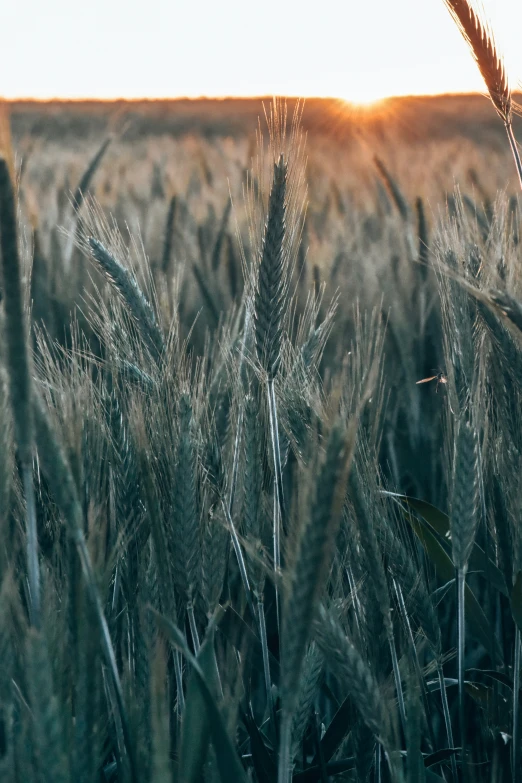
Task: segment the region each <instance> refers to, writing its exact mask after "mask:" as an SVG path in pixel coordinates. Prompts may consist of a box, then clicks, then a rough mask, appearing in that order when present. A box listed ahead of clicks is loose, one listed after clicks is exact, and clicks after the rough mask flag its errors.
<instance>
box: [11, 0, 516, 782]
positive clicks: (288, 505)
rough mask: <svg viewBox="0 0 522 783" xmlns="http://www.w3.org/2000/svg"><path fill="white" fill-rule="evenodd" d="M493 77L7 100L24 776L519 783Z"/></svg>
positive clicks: (512, 477) (504, 208) (20, 775)
mask: <svg viewBox="0 0 522 783" xmlns="http://www.w3.org/2000/svg"><path fill="white" fill-rule="evenodd" d="M452 5H453V6H455V8H454V11H455V13H456V14H457V20H458V21H459V20H460V22H461V23H462V24H464V26H465V24H467V23H468V21H469V20H466V18H465V17H463V19H464V21H463V22H462V19H461V18H460V17H459V16H458V14H459V13H460V12H461V11H462V9H461V8H460V2H457V1H456V0H455V2H454V3H453V4H452ZM471 22H472V23H473V24H475V22H476V20H474V19H472V20H471ZM479 32H480V31H479ZM468 37H469V36H468ZM481 41H482V38H480V36H479V41H478V43H477V41H475V40H474V39H472V41H471V44H472V45H475V47H478V45H479V43H480V42H481ZM479 55H480V56H486V57H491V51H490V50H489V49H487V50H486V53H485V55H484V54H482V55H481V53H480V51H479ZM479 65H480V62H479ZM485 73H486V76H487V77H488V78H489V79H490V81H491V80H492V79H494V78H495V79H496V78H497V77H498V74H499V73H500V77H501V76H502V73H501V72H499V70H498V68H497V69H496V70H495V69H493V71H491V69H490V70H489V71H487V70H486V72H485ZM492 74H493V75H492ZM495 84H496V82H495ZM495 90H496V88H495ZM495 90H493V89H492V90H490V92H491V97H492V103H489V102H488V101H487V100H486V98H482V97H480V96H469V97H451V96H445V97H440V98H433V99H403V100H400V101H399V100H390V101H386V102H383V103H382V104H380V105H379V106H377V107H375V108H374V110H373V112H369V111H367V110H365V109H357V110H356V109H354V108H349V107H347V106H345V105H344V104H342V102H338V101H319V100H317V101H309V102H307V103H305V104H304V105H303V104H302V103H299V102H296V101H293V100H288V101H284V100H282V99H279V100H274V101H272V100H265V101H263V102H261V101H254V100H252V101H239V100H238V101H224V102H188V101H186V102H183V101H181V102H178V103H173V104H168V103H165V104H159V103H158V104H150V105H141V104H136V105H133V104H120V105H111V104H96V103H93V104H70V105H59V104H49V105H38V104H31V103H19V104H13V105H11V106H10V107H4V111H3V115H2V118H1V122H0V129H1V131H2V132H1V133H0V144H1V149H0V153H1V154H0V250H1V256H2V276H1V286H0V291H1V295H2V298H1V302H0V328H1V333H2V343H1V350H0V382H1V387H2V393H1V395H0V439H1V445H0V526H1V530H0V535H1V542H2V546H1V548H0V593H1V596H2V600H1V601H0V650H1V660H2V667H1V668H0V774H1V779H2V780H5V781H17V783H22V782H25V781H42V782H43V781H46V782H47V781H53V783H59V782H61V781H63V783H65V782H66V781H75V782H76V781H78V783H91V782H92V781H100V783H101V782H102V781H103V782H104V783H108V782H109V781H114V782H115V781H118V783H120V782H122V783H123V782H125V783H126V782H127V781H129V782H130V781H132V783H138V782H139V783H149V782H150V783H166V782H167V781H169V783H170V781H179V782H180V783H185V782H187V783H192V782H193V783H196V781H205V782H206V781H209V783H211V782H213V781H223V783H225V781H226V782H228V781H234V783H235V782H236V781H245V782H246V781H253V782H257V783H273V782H275V781H278V782H279V783H287V782H288V781H295V783H305V781H307V782H308V781H310V782H312V781H318V782H319V783H327V782H328V781H334V780H335V781H337V780H339V781H341V780H344V781H353V782H354V783H367V782H369V781H371V783H381V782H382V783H387V782H388V781H390V783H392V782H393V783H394V782H395V781H397V782H402V781H404V783H422V782H424V781H426V783H430V782H432V783H434V782H435V781H440V780H443V781H444V780H446V781H452V783H457V781H465V782H467V783H482V782H484V783H486V782H487V783H490V782H491V783H504V782H506V781H520V780H522V760H521V744H522V740H521V734H522V732H521V727H520V673H521V637H520V633H521V630H522V528H521V526H520V518H519V517H520V514H519V511H520V501H519V498H520V494H521V490H522V487H521V486H520V482H521V477H522V470H521V468H522V462H521V460H522V423H521V420H520V411H521V401H522V348H521V343H520V339H521V331H522V315H521V314H522V304H521V302H522V290H521V282H522V281H521V275H520V273H519V271H518V270H519V268H520V230H521V221H520V203H521V202H520V198H521V196H520V192H519V191H520V187H519V183H518V181H517V171H516V167H515V166H514V165H513V158H512V155H511V152H512V150H510V145H509V143H508V142H509V132H510V130H509V129H510V128H511V114H509V112H510V111H511V109H510V104H509V106H508V104H507V103H506V100H507V98H506V95H504V93H502V95H501V94H500V93H499V92H498V91H495ZM499 95H500V97H499ZM502 96H503V97H502ZM508 97H509V99H510V100H511V94H509V96H508ZM502 112H503V113H504V114H502ZM497 114H498V115H500V118H499V117H498V116H496V115H497ZM500 120H502V122H501V121H500ZM503 124H504V125H505V127H506V129H507V130H508V140H506V138H505V133H504V129H503V127H502V126H503ZM513 127H514V133H515V135H517V123H516V118H515V120H514V125H513Z"/></svg>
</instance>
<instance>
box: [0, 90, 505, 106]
mask: <svg viewBox="0 0 522 783" xmlns="http://www.w3.org/2000/svg"><path fill="white" fill-rule="evenodd" d="M517 93H518V90H515V91H514V94H517ZM274 97H276V98H279V99H285V100H302V101H304V102H306V101H340V102H342V103H347V104H351V105H354V106H358V105H361V103H368V104H376V103H382V102H385V101H393V100H408V99H409V100H411V99H415V98H417V99H421V98H466V97H468V98H469V97H486V98H489V96H488V95H487V94H485V93H483V92H480V91H478V90H475V91H465V92H451V91H449V92H437V93H405V94H400V95H387V96H384V97H382V98H375V99H373V100H369V101H360V100H359V101H357V100H350V99H349V98H340V97H339V96H334V95H305V96H303V95H286V94H284V93H278V94H275V95H274V94H269V93H265V94H264V95H263V94H259V95H198V96H193V95H179V96H150V95H149V96H136V97H128V96H127V97H122V96H111V97H104V98H100V97H96V96H81V97H70V96H49V97H35V96H23V95H22V96H17V97H10V98H6V97H3V96H1V95H0V102H2V101H3V102H5V103H11V104H13V103H36V104H39V103H77V104H80V103H175V102H182V101H191V102H194V103H196V102H203V101H208V102H211V101H259V100H263V101H266V100H272V99H273V98H274Z"/></svg>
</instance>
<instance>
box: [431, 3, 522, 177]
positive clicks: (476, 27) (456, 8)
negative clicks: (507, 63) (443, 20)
mask: <svg viewBox="0 0 522 783" xmlns="http://www.w3.org/2000/svg"><path fill="white" fill-rule="evenodd" d="M444 2H445V4H446V6H447V8H448V10H449V12H450V14H451V16H452V17H453V19H454V21H455V23H456V24H457V26H458V28H459V30H460V32H461V33H462V36H463V37H464V40H465V41H466V43H467V44H468V46H469V48H470V49H471V52H472V54H473V57H474V59H475V62H476V63H477V65H478V68H479V71H480V73H481V74H482V78H483V79H484V81H485V83H486V87H487V88H488V92H489V95H490V98H491V100H492V102H493V106H494V107H495V109H496V111H497V114H498V115H499V117H500V118H501V119H502V120H503V122H504V126H505V128H506V133H507V136H508V140H509V146H510V147H511V152H512V153H513V157H514V159H515V165H516V167H517V173H518V178H519V181H520V186H521V187H522V162H521V161H520V155H519V152H518V147H517V143H516V141H515V137H514V135H513V123H512V119H513V101H512V97H511V88H510V86H509V81H508V78H507V74H506V69H505V67H504V62H503V60H502V57H501V56H500V54H499V52H498V49H497V46H496V44H495V39H494V37H493V35H492V33H491V30H489V28H488V26H487V25H486V24H485V23H484V22H483V21H482V20H481V19H480V17H479V15H478V13H477V12H476V11H475V9H474V8H473V6H472V4H471V3H470V2H469V0H444Z"/></svg>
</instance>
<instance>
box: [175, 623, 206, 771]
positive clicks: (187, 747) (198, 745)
mask: <svg viewBox="0 0 522 783" xmlns="http://www.w3.org/2000/svg"><path fill="white" fill-rule="evenodd" d="M213 644H214V633H213V629H212V630H210V631H207V634H206V636H205V641H204V643H203V645H202V646H201V650H200V652H199V655H198V658H197V660H198V663H199V665H200V666H201V670H202V671H203V672H204V673H205V674H206V673H207V671H208V669H209V666H211V665H212V656H213ZM209 744H210V722H209V717H208V713H207V709H206V703H205V698H204V696H203V693H202V690H201V687H200V684H199V681H198V675H197V674H196V671H195V669H192V671H191V673H190V677H189V681H188V686H187V694H186V699H185V710H184V712H183V723H182V728H181V740H180V751H179V776H180V779H181V780H186V781H187V783H196V781H199V780H201V778H202V774H203V767H204V764H205V760H206V758H207V751H208V746H209Z"/></svg>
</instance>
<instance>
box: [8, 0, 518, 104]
mask: <svg viewBox="0 0 522 783" xmlns="http://www.w3.org/2000/svg"><path fill="white" fill-rule="evenodd" d="M0 6H1V8H0V25H1V27H2V43H1V47H0V96H4V97H6V98H16V97H35V98H53V97H59V98H85V97H94V98H118V97H122V98H140V97H147V98H154V97H183V96H186V97H199V96H203V95H205V96H249V95H275V94H278V95H281V94H284V95H288V96H290V95H299V96H306V97H308V96H330V97H335V98H344V99H346V100H351V101H354V102H366V101H371V100H376V99H379V98H382V97H387V96H391V95H412V94H432V93H441V92H442V93H444V92H471V91H478V92H484V86H483V83H482V80H481V78H480V75H479V73H478V70H477V68H476V66H475V64H474V62H473V60H472V58H471V55H470V54H469V52H468V50H467V47H466V45H465V43H464V41H463V39H462V38H461V36H460V34H459V32H458V31H457V29H456V27H455V24H454V23H453V21H452V19H451V18H450V16H449V13H448V11H447V10H446V8H445V5H444V3H443V0H315V1H312V0H257V1H256V2H254V1H253V0H192V2H190V0H187V1H186V2H181V0H142V2H136V0H134V1H133V0H87V1H85V0H82V1H81V2H78V0H1V2H0ZM483 6H484V8H485V9H486V12H487V15H488V17H489V19H490V21H491V24H492V26H493V29H494V31H495V36H496V40H497V43H498V44H500V46H501V48H502V50H503V52H504V54H505V57H506V63H507V65H508V68H509V73H510V76H511V77H512V80H513V85H514V86H515V85H516V84H518V82H519V81H520V80H521V79H522V46H520V31H521V30H522V2H520V0H483Z"/></svg>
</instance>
